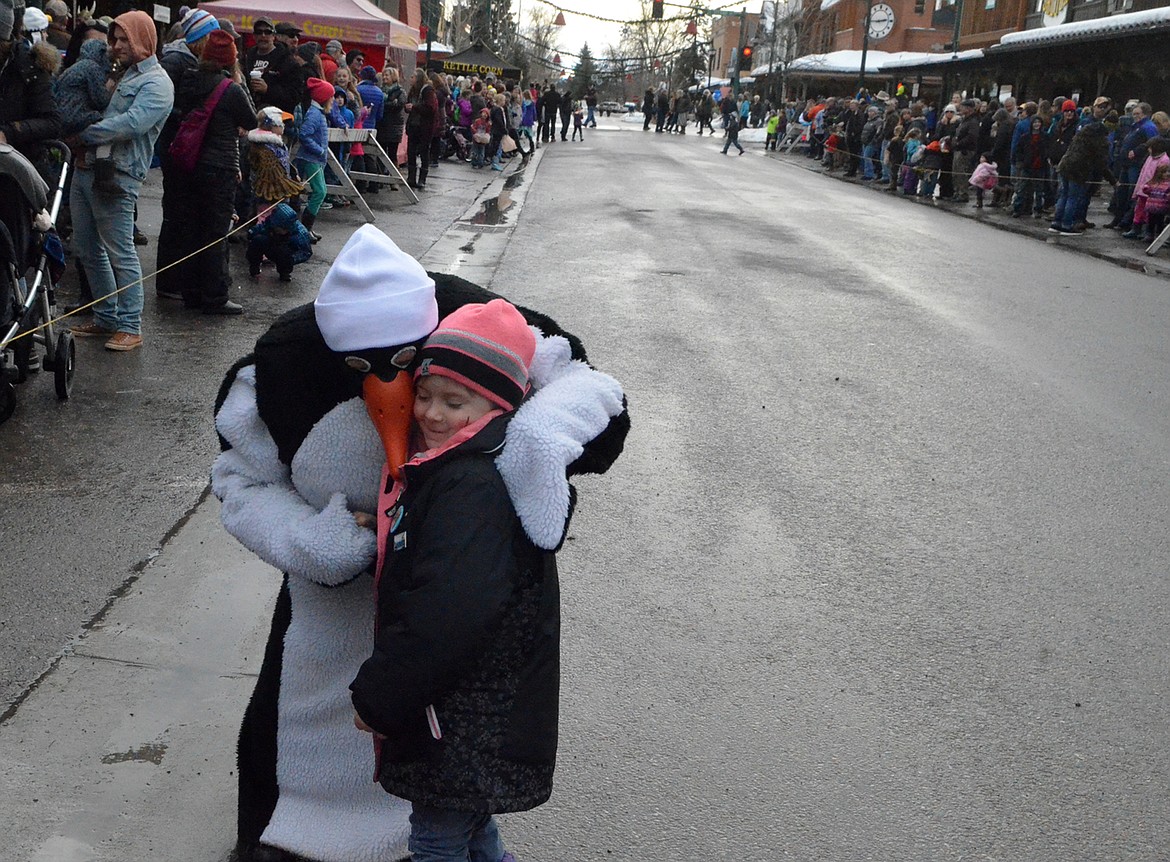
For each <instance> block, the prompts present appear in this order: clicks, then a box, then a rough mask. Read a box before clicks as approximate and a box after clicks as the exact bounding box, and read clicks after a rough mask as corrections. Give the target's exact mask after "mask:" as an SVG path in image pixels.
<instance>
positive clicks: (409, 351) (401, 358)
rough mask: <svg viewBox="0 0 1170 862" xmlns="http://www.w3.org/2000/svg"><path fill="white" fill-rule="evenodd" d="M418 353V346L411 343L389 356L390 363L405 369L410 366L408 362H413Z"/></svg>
mask: <svg viewBox="0 0 1170 862" xmlns="http://www.w3.org/2000/svg"><path fill="white" fill-rule="evenodd" d="M417 355H418V348H417V347H415V346H414V345H413V344H410V345H407V346H406V347H404V348H402V349H401V350H399V351H398V352H397V353H395V354H394V355H393V356H391V357H390V364H391V365H393V366H394V367H395V368H398V369H401V370H403V371H405V370H406V369H407V368H409V367H410V363H412V362H414V357H415V356H417Z"/></svg>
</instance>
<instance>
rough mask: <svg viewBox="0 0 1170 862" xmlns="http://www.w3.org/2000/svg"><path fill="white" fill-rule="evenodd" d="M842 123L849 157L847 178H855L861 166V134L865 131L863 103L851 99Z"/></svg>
mask: <svg viewBox="0 0 1170 862" xmlns="http://www.w3.org/2000/svg"><path fill="white" fill-rule="evenodd" d="M841 122H843V123H844V124H845V150H846V152H847V153H848V155H849V168H848V170H846V171H845V176H847V177H855V176H857V169H858V168H859V167H860V166H861V146H862V144H861V133H862V131H864V129H865V112H864V111H863V110H861V103H860V102H858V101H857V100H856V99H850V100H849V107H848V109H847V110H846V111H845V114H844V116H843V117H842V120H841Z"/></svg>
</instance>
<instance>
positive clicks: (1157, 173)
mask: <svg viewBox="0 0 1170 862" xmlns="http://www.w3.org/2000/svg"><path fill="white" fill-rule="evenodd" d="M1167 174H1170V165H1165V164H1163V165H1158V167H1156V168H1154V177H1153V179H1154V181H1155V182H1159V183H1160V182H1161V181H1162V180H1164V179H1166V175H1167Z"/></svg>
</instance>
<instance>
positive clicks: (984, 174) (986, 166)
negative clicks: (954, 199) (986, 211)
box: [970, 153, 999, 209]
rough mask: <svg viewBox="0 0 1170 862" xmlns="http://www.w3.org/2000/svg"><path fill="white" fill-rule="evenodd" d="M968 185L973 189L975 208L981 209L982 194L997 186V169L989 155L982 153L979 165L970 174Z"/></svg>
mask: <svg viewBox="0 0 1170 862" xmlns="http://www.w3.org/2000/svg"><path fill="white" fill-rule="evenodd" d="M970 185H971V188H973V189H975V206H976V208H977V209H983V193H984V192H989V191H991V190H992V189H993V188H995V187H996V186H997V185H999V168H998V167H997V166H996V164H995V162H993V161H992V160H991V153H984V154H983V155H981V156H980V157H979V164H978V165H976V166H975V170H974V171H972V173H971V180H970Z"/></svg>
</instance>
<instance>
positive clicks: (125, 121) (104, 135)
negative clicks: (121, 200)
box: [81, 56, 175, 182]
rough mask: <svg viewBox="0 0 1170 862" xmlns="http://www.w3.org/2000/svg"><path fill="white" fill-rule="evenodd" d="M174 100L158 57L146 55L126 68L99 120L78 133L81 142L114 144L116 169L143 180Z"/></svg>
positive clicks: (99, 144) (94, 144) (171, 85)
mask: <svg viewBox="0 0 1170 862" xmlns="http://www.w3.org/2000/svg"><path fill="white" fill-rule="evenodd" d="M174 102H175V88H174V85H173V84H171V79H170V78H169V77H168V76H167V73H166V72H165V71H163V67H162V66H160V65H159V62H158V58H157V57H154V56H150V57H147V58H146V59H145V60H142V61H140V62H138V63H135V64H134V65H133V66H131V67H130V68H129V69H127V70H126V74H125V75H123V76H122V80H121V81H119V82H118V88H117V89H116V90H114V94H113V96H111V97H110V104H109V105H108V106H107V107H106V112H105V114H104V115H103V117H102V119H101V120H100V121H99V122H96V123H94V124H93V125H92V126H90V127H89V128H87V129H86V130H85V131H83V132H82V133H81V142H82V143H83V144H86V145H87V146H91V147H96V146H101V145H102V144H113V153H112V155H111V157H112V158H113V160H114V165H115V166H116V167H117V169H118V170H119V171H121V172H122V173H124V174H129V175H130V176H131V177H133V178H134V179H136V180H138V181H139V182H142V181H143V180H144V179H146V171H147V169H148V168H149V167H150V160H151V158H152V157H153V155H154V142H155V141H156V140H158V133H159V132H161V131H162V127H163V124H164V123H165V122H166V121H167V117H168V116H170V113H171V107H172V105H174Z"/></svg>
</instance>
